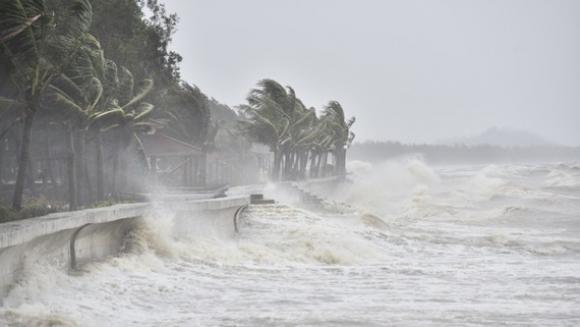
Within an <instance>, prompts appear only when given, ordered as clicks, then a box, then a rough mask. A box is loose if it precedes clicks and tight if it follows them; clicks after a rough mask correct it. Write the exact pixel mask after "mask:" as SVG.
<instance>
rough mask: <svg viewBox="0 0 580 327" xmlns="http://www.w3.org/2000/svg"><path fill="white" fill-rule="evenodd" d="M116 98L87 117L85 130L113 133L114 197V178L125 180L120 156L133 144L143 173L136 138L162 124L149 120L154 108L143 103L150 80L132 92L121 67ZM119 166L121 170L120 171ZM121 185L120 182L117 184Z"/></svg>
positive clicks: (141, 149) (140, 148)
mask: <svg viewBox="0 0 580 327" xmlns="http://www.w3.org/2000/svg"><path fill="white" fill-rule="evenodd" d="M119 75H120V76H119V92H118V97H117V98H113V99H111V101H110V103H109V104H108V107H107V109H106V110H103V111H99V112H95V113H94V114H92V115H90V116H89V118H88V119H89V127H90V128H94V129H98V130H99V131H101V132H109V133H114V134H115V136H116V140H115V142H114V144H115V149H114V150H113V156H114V157H113V185H112V192H113V194H114V195H115V197H118V189H117V186H118V185H119V181H120V180H118V178H120V179H124V178H125V177H126V169H125V168H126V163H125V162H124V161H122V162H121V158H122V153H124V151H125V150H126V149H127V148H128V147H129V146H130V145H131V144H133V143H135V144H136V146H137V152H138V155H139V159H140V162H141V163H142V165H143V168H144V169H145V170H149V164H148V161H147V157H146V154H145V149H144V147H143V142H142V140H141V137H140V135H141V134H142V133H154V132H155V131H156V130H157V129H159V128H162V127H163V126H164V125H165V121H163V120H158V119H153V118H151V114H152V113H153V110H154V109H155V106H154V105H152V104H150V103H148V102H145V101H144V98H145V97H146V96H147V95H148V94H149V93H150V92H151V91H152V89H153V80H152V79H146V80H144V81H143V83H142V86H141V88H140V89H139V90H138V91H135V87H134V86H135V85H134V79H133V75H132V74H131V72H130V71H129V70H128V69H126V68H124V67H122V68H121V70H120V74H119ZM120 165H121V167H120ZM121 182H122V181H121Z"/></svg>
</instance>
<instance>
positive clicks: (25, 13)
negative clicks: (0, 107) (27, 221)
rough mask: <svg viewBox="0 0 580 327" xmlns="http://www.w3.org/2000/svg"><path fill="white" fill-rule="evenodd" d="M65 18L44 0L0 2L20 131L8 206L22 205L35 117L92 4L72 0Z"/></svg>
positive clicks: (84, 26) (87, 20) (3, 41)
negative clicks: (20, 112) (15, 93)
mask: <svg viewBox="0 0 580 327" xmlns="http://www.w3.org/2000/svg"><path fill="white" fill-rule="evenodd" d="M64 13H65V14H64V15H65V16H66V19H59V18H53V15H52V13H51V12H50V11H49V9H48V8H47V6H46V3H45V1H43V0H2V1H1V2H0V33H1V35H2V37H1V38H0V43H1V45H2V51H3V53H4V55H5V56H6V57H7V58H8V59H9V60H10V64H11V71H12V74H11V80H12V82H13V86H14V87H15V89H16V90H17V96H16V97H15V98H13V99H6V98H4V99H2V102H4V103H7V102H11V103H12V105H14V106H17V107H18V108H20V110H22V112H23V133H22V141H21V147H20V153H19V158H18V173H17V178H16V185H15V189H14V197H13V200H12V207H13V208H14V209H16V210H19V209H21V207H22V195H23V191H24V184H25V182H26V178H27V173H26V172H27V167H28V164H29V160H30V153H29V149H30V141H31V134H32V124H33V122H34V117H35V115H36V114H37V112H38V111H39V109H40V107H41V99H42V97H43V95H44V93H45V91H46V89H47V88H48V86H49V85H50V84H52V82H53V81H54V80H55V79H56V78H58V76H60V75H61V73H62V71H63V70H64V68H65V67H66V66H67V65H68V64H69V63H70V62H71V61H72V59H73V58H74V57H75V56H76V54H77V50H78V44H79V39H80V38H81V37H82V36H83V35H84V34H85V33H86V32H87V31H88V30H89V27H90V24H91V19H92V7H91V4H90V2H89V0H71V1H70V2H69V3H68V6H67V7H66V8H65V10H64Z"/></svg>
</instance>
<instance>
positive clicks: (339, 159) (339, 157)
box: [335, 146, 346, 176]
mask: <svg viewBox="0 0 580 327" xmlns="http://www.w3.org/2000/svg"><path fill="white" fill-rule="evenodd" d="M335 156H336V174H337V175H338V176H345V175H346V149H345V148H344V146H341V147H339V148H338V149H336V151H335Z"/></svg>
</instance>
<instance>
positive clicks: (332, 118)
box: [322, 101, 355, 176]
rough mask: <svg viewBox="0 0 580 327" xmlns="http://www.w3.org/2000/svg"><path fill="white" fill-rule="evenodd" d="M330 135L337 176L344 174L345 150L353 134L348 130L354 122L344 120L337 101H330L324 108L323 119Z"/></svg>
mask: <svg viewBox="0 0 580 327" xmlns="http://www.w3.org/2000/svg"><path fill="white" fill-rule="evenodd" d="M322 119H323V120H324V123H325V124H327V126H328V129H329V131H330V133H331V135H332V140H333V152H334V156H335V159H336V167H335V169H336V170H335V172H336V174H337V175H338V176H344V175H345V174H346V149H347V148H348V147H349V146H350V145H351V143H352V141H353V139H354V137H355V134H354V133H353V132H351V131H350V128H351V127H352V125H353V124H354V122H355V118H354V117H352V118H350V119H349V120H348V121H347V120H346V119H345V116H344V110H343V109H342V106H341V105H340V103H339V102H338V101H330V102H329V103H328V105H326V107H324V113H323V118H322Z"/></svg>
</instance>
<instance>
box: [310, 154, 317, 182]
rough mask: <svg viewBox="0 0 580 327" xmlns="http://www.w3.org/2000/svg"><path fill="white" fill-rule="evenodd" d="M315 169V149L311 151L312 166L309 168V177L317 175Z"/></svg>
mask: <svg viewBox="0 0 580 327" xmlns="http://www.w3.org/2000/svg"><path fill="white" fill-rule="evenodd" d="M315 169H316V152H315V151H311V152H310V168H309V172H308V177H310V178H313V177H316V176H315V174H316V172H315Z"/></svg>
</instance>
